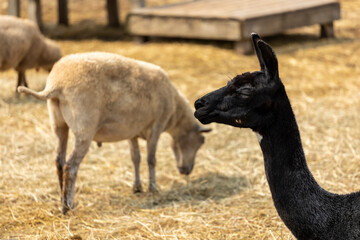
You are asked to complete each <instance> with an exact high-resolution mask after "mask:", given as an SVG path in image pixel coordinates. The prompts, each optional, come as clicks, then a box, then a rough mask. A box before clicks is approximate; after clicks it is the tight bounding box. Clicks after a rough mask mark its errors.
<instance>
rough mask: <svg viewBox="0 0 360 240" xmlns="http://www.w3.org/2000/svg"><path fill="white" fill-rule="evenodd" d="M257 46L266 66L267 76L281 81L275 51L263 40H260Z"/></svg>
mask: <svg viewBox="0 0 360 240" xmlns="http://www.w3.org/2000/svg"><path fill="white" fill-rule="evenodd" d="M257 45H258V47H259V49H260V51H261V55H262V57H263V60H264V64H265V74H268V76H269V77H270V78H271V79H279V70H278V61H277V58H276V54H275V52H274V50H273V49H272V48H271V47H270V45H269V44H267V43H266V42H264V41H263V40H258V41H257Z"/></svg>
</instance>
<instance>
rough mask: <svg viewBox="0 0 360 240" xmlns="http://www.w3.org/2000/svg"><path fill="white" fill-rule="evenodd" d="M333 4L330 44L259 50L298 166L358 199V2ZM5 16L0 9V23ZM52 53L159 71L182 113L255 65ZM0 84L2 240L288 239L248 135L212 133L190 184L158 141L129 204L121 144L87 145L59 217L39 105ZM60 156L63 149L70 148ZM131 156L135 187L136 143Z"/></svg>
mask: <svg viewBox="0 0 360 240" xmlns="http://www.w3.org/2000/svg"><path fill="white" fill-rule="evenodd" d="M52 2H55V1H43V3H44V12H45V21H49V22H51V21H55V20H56V19H55V17H54V14H51V13H49V14H47V11H46V10H49V9H51V7H54V6H51V5H50V4H53V3H52ZM70 2H71V9H72V12H71V15H70V16H71V19H74V21H75V22H76V23H78V22H80V20H81V19H82V17H83V15H82V12H83V11H85V10H83V8H82V7H81V4H82V3H83V2H94V3H92V4H90V5H89V6H87V9H86V11H87V12H88V15H86V18H87V17H93V16H96V17H97V18H95V19H96V21H97V22H98V23H99V24H101V23H104V22H105V19H106V18H105V17H106V15H105V12H103V14H102V15H101V14H100V13H99V14H98V15H97V13H98V9H99V8H101V6H100V5H99V4H101V2H102V1H85V0H84V1H70ZM76 2H78V3H76ZM95 2H96V3H97V4H95ZM122 2H123V1H122ZM149 2H150V3H151V4H153V5H155V4H160V3H162V2H163V1H160V0H158V1H149ZM341 4H342V5H341V6H342V20H340V21H338V22H336V25H335V29H336V35H337V39H335V40H319V39H317V38H315V37H314V36H315V35H317V33H318V30H319V29H318V28H317V27H308V28H302V29H299V30H296V31H292V32H289V33H287V34H286V35H281V36H277V37H274V38H268V39H266V40H268V42H269V43H270V44H271V45H273V46H274V48H275V51H276V52H277V53H278V59H279V64H280V76H281V77H282V79H283V82H284V84H285V86H286V89H287V92H288V95H289V97H290V100H291V102H292V105H293V108H294V111H295V114H296V117H297V120H298V123H299V126H300V130H301V135H302V140H303V145H304V149H305V153H306V156H307V160H308V164H309V168H310V169H311V171H312V172H313V174H314V176H315V178H316V179H317V181H318V182H319V184H320V185H321V186H323V187H324V188H325V189H327V190H330V191H333V192H337V193H348V192H352V191H357V190H359V189H360V185H359V182H360V114H359V113H360V65H359V60H360V57H359V56H360V41H359V39H360V17H359V16H360V2H359V1H357V0H352V1H350V0H343V1H341ZM6 6H7V1H5V0H1V1H0V8H1V9H0V10H1V12H2V13H5V11H6ZM49 11H50V10H49ZM99 15H100V16H101V17H99ZM84 18H85V17H84ZM58 43H59V45H60V46H61V48H62V49H63V52H64V54H69V53H74V52H85V51H93V50H98V51H108V52H116V53H119V54H123V55H126V56H128V57H133V58H137V59H141V60H145V61H149V62H152V63H155V64H158V65H160V66H162V67H163V68H164V69H165V70H166V71H167V72H168V73H169V75H170V77H171V80H172V81H173V83H174V84H175V85H176V86H177V87H178V88H179V89H180V90H181V91H182V92H183V93H184V94H185V95H186V96H187V97H188V99H189V102H190V104H192V103H193V101H194V100H195V99H196V98H197V97H199V96H201V95H203V94H205V93H207V92H209V91H211V90H213V89H215V88H218V87H220V86H222V85H224V84H225V83H226V82H227V81H228V80H229V78H232V77H233V76H235V75H236V74H238V73H242V72H244V71H253V70H257V69H258V63H257V60H256V58H255V56H241V55H235V54H234V53H233V52H232V50H231V49H230V46H229V45H228V44H208V43H204V42H195V43H194V42H189V41H169V42H153V43H149V44H146V45H135V44H133V43H132V42H131V41H101V40H82V41H72V40H58ZM0 76H1V77H0V238H1V239H293V237H292V235H291V234H290V232H289V231H288V230H287V228H286V227H285V226H284V224H283V223H282V222H281V220H280V219H279V217H278V215H277V213H276V210H275V208H274V206H273V203H272V200H271V196H270V192H269V189H268V185H267V182H266V178H265V174H264V168H263V159H262V154H261V151H260V148H259V146H258V143H257V141H256V137H255V135H254V134H253V133H252V132H251V131H249V130H241V129H234V128H230V127H227V126H223V125H215V124H214V125H211V127H213V129H214V130H213V132H212V133H210V134H208V135H207V138H206V143H205V145H204V146H203V147H202V149H201V150H200V151H199V153H198V156H197V160H196V166H195V169H194V171H193V173H192V174H191V175H190V176H189V177H184V176H181V175H180V174H179V173H178V172H177V170H176V167H175V160H174V157H173V155H172V152H171V150H170V146H169V144H168V140H169V136H167V135H166V134H164V135H163V136H162V138H161V141H160V143H159V147H158V151H157V159H158V164H157V182H158V185H159V187H160V189H161V190H160V193H159V194H154V195H152V194H149V193H143V194H138V195H134V194H132V192H131V186H132V183H133V180H134V178H133V167H132V163H131V161H130V155H129V149H128V145H127V142H119V143H111V144H110V143H108V144H107V143H105V144H104V145H103V147H101V148H98V147H97V146H96V144H95V143H94V144H93V145H92V146H91V149H90V151H89V153H88V154H87V155H86V157H85V159H84V160H83V162H82V164H81V167H80V170H79V174H78V181H77V187H76V196H75V201H76V208H75V211H74V212H70V213H69V214H68V215H66V216H63V215H62V214H61V211H60V209H59V208H60V193H59V187H58V183H57V177H56V170H55V165H54V149H55V142H54V141H55V138H54V136H53V134H52V133H51V131H50V128H49V123H48V115H47V108H46V104H45V102H41V101H37V100H34V99H33V98H30V97H26V96H20V98H16V97H15V94H14V92H13V91H14V89H15V84H16V73H15V72H14V71H7V72H4V73H1V75H0ZM27 76H28V82H29V84H30V87H31V88H33V89H42V88H43V87H44V84H45V81H46V76H47V73H46V72H42V71H40V72H36V71H29V72H28V74H27ZM69 146H70V147H69V148H70V149H69V151H71V149H72V146H73V138H71V139H70V145H69ZM141 152H142V155H143V161H142V163H141V176H142V180H143V184H144V187H145V188H146V187H147V184H148V181H147V177H148V174H147V166H146V160H145V143H144V142H141Z"/></svg>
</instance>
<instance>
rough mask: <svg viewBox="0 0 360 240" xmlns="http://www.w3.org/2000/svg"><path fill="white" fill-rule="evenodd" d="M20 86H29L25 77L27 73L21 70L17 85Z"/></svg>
mask: <svg viewBox="0 0 360 240" xmlns="http://www.w3.org/2000/svg"><path fill="white" fill-rule="evenodd" d="M19 86H25V87H28V85H27V82H26V77H25V73H24V72H21V71H19V72H18V82H17V87H19ZM17 87H16V88H17Z"/></svg>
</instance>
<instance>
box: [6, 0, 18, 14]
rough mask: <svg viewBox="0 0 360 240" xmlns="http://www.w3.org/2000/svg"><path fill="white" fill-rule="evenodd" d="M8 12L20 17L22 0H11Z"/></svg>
mask: <svg viewBox="0 0 360 240" xmlns="http://www.w3.org/2000/svg"><path fill="white" fill-rule="evenodd" d="M8 14H9V15H12V16H17V17H20V0H9V2H8Z"/></svg>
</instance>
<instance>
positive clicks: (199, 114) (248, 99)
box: [195, 34, 360, 240]
mask: <svg viewBox="0 0 360 240" xmlns="http://www.w3.org/2000/svg"><path fill="white" fill-rule="evenodd" d="M252 40H253V43H254V48H255V52H256V54H257V57H258V59H259V63H260V67H261V70H260V71H256V72H252V73H245V74H242V75H239V76H236V77H235V78H234V79H233V80H231V81H230V82H229V83H228V84H227V86H225V87H223V88H220V89H218V90H215V91H213V92H211V93H209V94H207V95H205V96H204V97H202V98H200V99H198V100H197V101H196V102H195V108H196V112H195V117H196V118H198V119H199V120H200V121H201V122H202V123H204V124H207V123H210V122H217V123H224V124H227V125H232V126H234V127H241V128H242V127H246V128H251V129H252V130H253V131H255V132H258V133H259V134H261V135H262V137H263V138H262V140H261V142H260V146H261V149H262V152H263V155H264V163H265V171H266V177H267V180H268V183H269V187H270V190H271V194H272V198H273V201H274V205H275V207H276V210H277V212H278V214H279V216H280V217H281V219H282V220H283V222H284V223H285V224H286V226H287V227H288V228H289V229H290V230H291V232H292V233H293V234H294V236H295V237H296V238H297V239H304V240H311V239H321V240H332V239H334V240H335V239H336V240H338V239H344V240H345V239H347V240H348V239H360V192H356V193H351V194H347V195H338V194H333V193H330V192H328V191H326V190H324V189H323V188H321V187H320V186H319V185H318V184H317V182H316V181H315V179H314V177H313V176H312V174H311V172H310V171H309V169H308V166H307V164H306V160H305V156H304V152H303V148H302V144H301V139H300V133H299V130H298V126H297V123H296V120H295V116H294V113H293V111H292V108H291V104H290V101H289V99H288V97H287V95H286V91H285V87H284V85H283V84H282V82H281V80H280V78H279V74H278V62H277V58H276V55H275V53H274V51H273V50H272V48H271V47H270V46H269V45H268V44H267V43H265V42H264V41H262V40H261V39H260V37H259V36H258V35H257V34H252Z"/></svg>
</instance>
